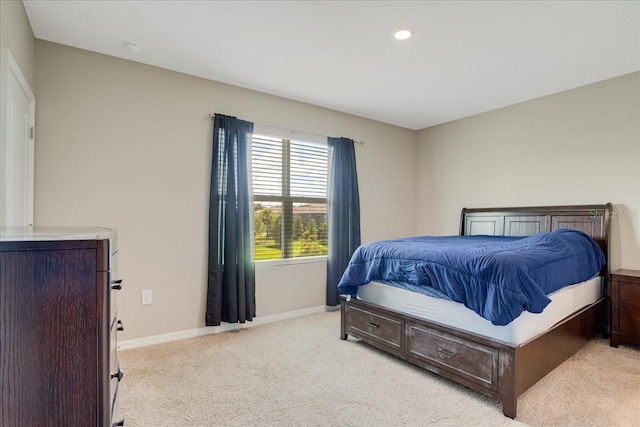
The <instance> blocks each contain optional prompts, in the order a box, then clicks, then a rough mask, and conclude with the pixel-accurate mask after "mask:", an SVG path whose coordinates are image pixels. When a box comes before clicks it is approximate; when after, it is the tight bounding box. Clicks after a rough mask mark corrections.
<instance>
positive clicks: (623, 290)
mask: <svg viewBox="0 0 640 427" xmlns="http://www.w3.org/2000/svg"><path fill="white" fill-rule="evenodd" d="M618 286H619V288H618V295H619V298H620V299H619V303H620V305H628V306H631V307H637V308H639V309H640V284H639V283H630V282H623V281H619V282H618Z"/></svg>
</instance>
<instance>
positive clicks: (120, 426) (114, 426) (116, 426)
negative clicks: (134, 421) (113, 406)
mask: <svg viewBox="0 0 640 427" xmlns="http://www.w3.org/2000/svg"><path fill="white" fill-rule="evenodd" d="M111 426H112V427H124V418H123V419H121V420H120V421H118V422H117V423H113V424H112V425H111Z"/></svg>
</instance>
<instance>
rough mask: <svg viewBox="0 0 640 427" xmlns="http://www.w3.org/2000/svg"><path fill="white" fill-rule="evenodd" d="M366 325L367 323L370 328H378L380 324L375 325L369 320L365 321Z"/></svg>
mask: <svg viewBox="0 0 640 427" xmlns="http://www.w3.org/2000/svg"><path fill="white" fill-rule="evenodd" d="M367 325H369V326H371V327H372V328H375V329H378V328H379V327H380V325H376V324H375V323H373V322H369V323H367Z"/></svg>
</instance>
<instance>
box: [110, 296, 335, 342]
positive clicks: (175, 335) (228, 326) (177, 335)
mask: <svg viewBox="0 0 640 427" xmlns="http://www.w3.org/2000/svg"><path fill="white" fill-rule="evenodd" d="M326 309H327V307H325V306H324V305H321V306H318V307H309V308H303V309H301V310H295V311H288V312H286V313H278V314H271V315H269V316H261V317H255V318H254V319H253V321H251V322H246V323H223V324H221V325H220V326H207V327H204V328H197V329H188V330H186V331H178V332H171V333H168V334H162V335H153V336H150V337H143V338H135V339H131V340H126V341H121V342H119V343H118V350H128V349H130V348H138V347H145V346H148V345H154V344H162V343H167V342H171V341H177V340H183V339H185V338H195V337H201V336H203V335H211V334H217V333H219V332H227V331H233V330H236V329H243V328H251V327H253V326H259V325H264V324H266V323H272V322H278V321H280V320H286V319H293V318H296V317H302V316H308V315H309V314H317V313H323V312H324V311H326Z"/></svg>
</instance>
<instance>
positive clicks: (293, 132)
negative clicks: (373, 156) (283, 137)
mask: <svg viewBox="0 0 640 427" xmlns="http://www.w3.org/2000/svg"><path fill="white" fill-rule="evenodd" d="M214 116H215V114H214V113H209V117H211V119H213V117H214ZM255 124H256V125H258V126H264V127H268V128H272V129H278V130H284V131H287V132H291V133H292V134H294V135H295V134H303V135H313V136H319V137H321V138H328V136H326V135H319V134H317V133H310V132H302V131H299V130H293V129H287V128H281V127H278V126H271V125H264V124H262V123H255ZM353 142H354V143H356V144H359V145H364V141H353Z"/></svg>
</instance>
